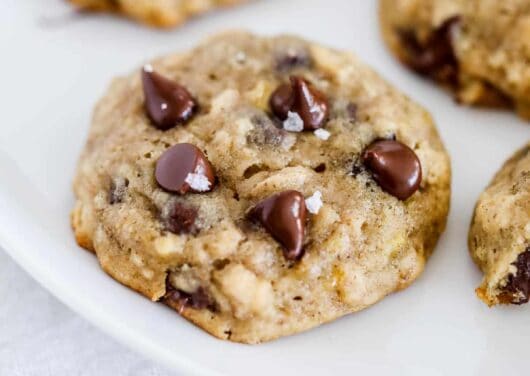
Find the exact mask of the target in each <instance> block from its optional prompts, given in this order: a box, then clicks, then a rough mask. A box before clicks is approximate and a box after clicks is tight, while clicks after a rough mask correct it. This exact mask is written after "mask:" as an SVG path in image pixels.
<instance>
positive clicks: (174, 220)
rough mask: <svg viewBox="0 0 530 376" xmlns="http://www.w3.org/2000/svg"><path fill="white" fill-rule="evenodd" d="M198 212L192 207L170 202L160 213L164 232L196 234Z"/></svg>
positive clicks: (197, 229)
mask: <svg viewBox="0 0 530 376" xmlns="http://www.w3.org/2000/svg"><path fill="white" fill-rule="evenodd" d="M197 216H198V211H197V209H196V208H194V207H193V206H190V205H188V204H185V203H183V202H179V201H170V202H169V203H168V206H166V207H165V208H164V210H163V211H162V214H161V217H162V222H163V224H164V230H166V231H169V232H172V233H173V234H177V235H182V234H192V235H193V234H196V233H197V232H198V231H199V228H198V226H197Z"/></svg>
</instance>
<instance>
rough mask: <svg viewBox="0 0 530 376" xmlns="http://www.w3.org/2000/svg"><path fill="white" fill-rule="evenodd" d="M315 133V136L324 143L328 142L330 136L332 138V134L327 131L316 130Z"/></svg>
mask: <svg viewBox="0 0 530 376" xmlns="http://www.w3.org/2000/svg"><path fill="white" fill-rule="evenodd" d="M313 133H314V134H315V136H317V137H318V138H320V139H321V140H324V141H326V140H327V139H328V138H329V136H331V133H329V132H328V131H327V130H325V129H322V128H318V129H315V131H314V132H313Z"/></svg>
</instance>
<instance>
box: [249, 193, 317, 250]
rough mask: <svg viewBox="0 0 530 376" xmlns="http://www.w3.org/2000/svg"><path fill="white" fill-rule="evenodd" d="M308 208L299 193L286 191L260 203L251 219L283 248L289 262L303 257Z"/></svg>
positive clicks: (250, 215) (253, 211) (251, 212)
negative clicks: (257, 222) (258, 223)
mask: <svg viewBox="0 0 530 376" xmlns="http://www.w3.org/2000/svg"><path fill="white" fill-rule="evenodd" d="M306 211H307V209H306V206H305V199H304V196H303V195H302V194H301V193H300V192H298V191H293V190H289V191H284V192H281V193H277V194H275V195H272V196H270V197H268V198H266V199H265V200H263V201H260V202H259V203H258V204H257V205H256V206H255V207H254V208H253V209H252V210H251V211H250V212H249V217H250V218H251V219H253V220H255V221H259V222H260V223H261V224H262V225H263V227H265V229H266V230H267V231H268V232H269V233H270V234H271V235H272V237H273V238H274V239H276V240H277V241H278V242H279V243H280V244H281V245H282V246H283V254H284V256H285V258H286V259H288V260H298V259H300V258H301V257H302V256H303V244H304V234H305V220H306Z"/></svg>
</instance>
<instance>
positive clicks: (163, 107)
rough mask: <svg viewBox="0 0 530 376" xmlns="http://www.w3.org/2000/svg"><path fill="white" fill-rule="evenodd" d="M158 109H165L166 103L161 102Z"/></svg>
mask: <svg viewBox="0 0 530 376" xmlns="http://www.w3.org/2000/svg"><path fill="white" fill-rule="evenodd" d="M160 109H161V110H162V111H165V110H167V103H162V104H161V105H160Z"/></svg>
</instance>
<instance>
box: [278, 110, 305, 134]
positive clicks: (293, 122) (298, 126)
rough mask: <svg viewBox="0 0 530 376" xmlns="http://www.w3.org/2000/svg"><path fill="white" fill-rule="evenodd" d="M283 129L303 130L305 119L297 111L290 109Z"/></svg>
mask: <svg viewBox="0 0 530 376" xmlns="http://www.w3.org/2000/svg"><path fill="white" fill-rule="evenodd" d="M283 129H285V130H286V131H289V132H302V131H303V130H304V121H303V120H302V118H301V117H300V115H298V114H297V113H296V112H291V111H289V112H288V113H287V119H285V120H284V122H283Z"/></svg>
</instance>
